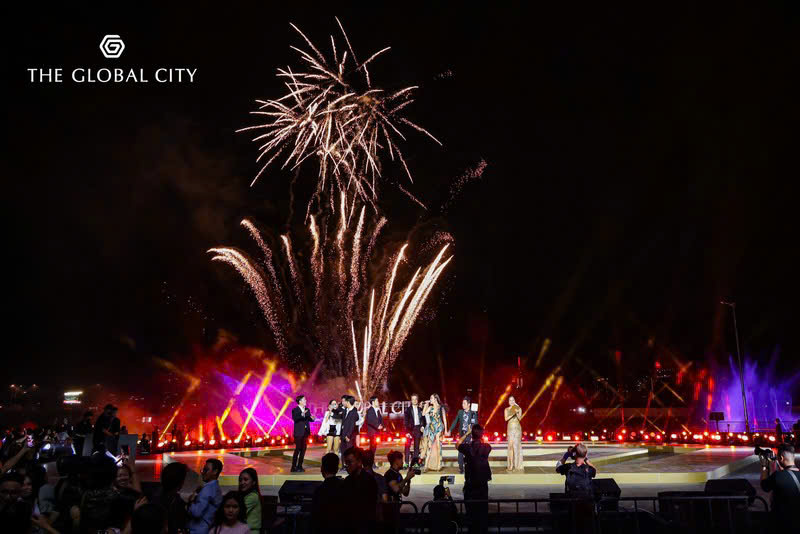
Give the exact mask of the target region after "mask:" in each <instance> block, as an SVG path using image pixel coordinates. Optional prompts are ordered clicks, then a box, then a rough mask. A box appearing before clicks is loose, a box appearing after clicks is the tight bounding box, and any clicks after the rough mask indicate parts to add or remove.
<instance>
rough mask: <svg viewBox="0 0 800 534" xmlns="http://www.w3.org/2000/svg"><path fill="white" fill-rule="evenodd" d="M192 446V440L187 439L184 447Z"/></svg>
mask: <svg viewBox="0 0 800 534" xmlns="http://www.w3.org/2000/svg"><path fill="white" fill-rule="evenodd" d="M191 444H192V442H191V441H190V440H188V439H187V440H186V441H184V442H183V446H184V447H188V446H189V445H191Z"/></svg>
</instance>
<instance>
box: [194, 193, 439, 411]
mask: <svg viewBox="0 0 800 534" xmlns="http://www.w3.org/2000/svg"><path fill="white" fill-rule="evenodd" d="M354 211H355V208H354V206H352V205H350V203H349V202H347V201H346V200H344V201H343V202H342V205H341V208H340V214H339V216H338V220H337V222H336V223H335V224H336V226H338V231H337V232H325V231H323V229H324V223H323V227H322V228H321V227H320V222H319V221H317V220H316V218H311V219H310V222H309V225H308V231H309V234H310V237H311V242H312V243H313V245H312V246H313V250H312V253H311V254H310V255H309V260H308V261H309V263H310V265H309V267H310V268H309V269H308V270H307V271H306V270H304V269H301V268H300V266H299V265H298V264H295V258H294V255H293V253H292V248H291V241H290V239H289V237H288V235H282V236H280V240H281V242H282V243H283V247H282V249H283V252H284V254H285V256H286V261H287V264H288V270H289V274H290V276H289V278H290V280H291V282H290V285H291V286H292V287H291V288H286V289H281V288H278V289H277V290H275V289H274V288H273V285H272V284H271V283H270V282H269V280H270V279H271V278H272V275H271V271H270V269H269V268H267V269H266V271H265V270H263V269H261V268H260V267H259V262H256V261H254V260H253V259H251V258H250V257H249V256H247V255H246V254H245V253H243V252H240V251H239V250H237V249H234V248H231V247H217V248H212V249H210V250H209V252H210V253H212V254H214V256H213V257H212V259H213V260H216V261H222V262H224V263H227V264H229V265H231V266H233V267H234V268H235V269H236V270H237V272H238V273H239V274H240V275H241V276H242V278H243V279H244V281H245V282H246V283H247V285H248V286H249V287H250V289H251V290H252V292H253V294H254V295H255V296H256V300H257V301H258V303H259V305H260V307H261V310H262V312H263V313H264V316H265V317H266V319H267V322H268V324H269V326H270V328H271V329H272V332H273V334H274V336H275V339H276V345H277V346H278V351H279V353H280V354H281V355H282V356H286V357H289V358H292V357H293V356H294V355H292V354H290V353H289V351H288V344H287V341H286V340H287V339H289V338H292V339H296V338H297V336H298V335H305V334H304V332H310V335H311V336H312V337H313V342H309V343H308V344H307V345H308V346H311V347H312V349H311V352H313V354H306V356H310V362H308V363H312V362H313V363H319V362H324V363H325V364H326V367H327V368H328V370H329V371H333V372H335V373H336V374H339V375H341V376H346V375H350V376H352V377H354V379H355V380H357V381H358V384H359V387H360V389H361V390H362V392H364V394H365V395H367V396H368V395H370V394H371V393H372V392H373V391H375V390H376V389H377V387H378V385H379V384H380V383H381V382H382V381H383V380H384V379H385V377H386V375H387V374H388V371H389V369H390V368H391V366H392V364H393V363H394V361H395V359H396V358H397V356H398V354H399V352H400V349H401V348H402V347H403V345H404V343H405V341H406V339H407V338H408V335H409V333H410V332H411V330H412V328H413V326H414V324H415V323H416V321H417V319H418V317H419V314H420V312H421V310H422V309H423V308H424V306H425V304H426V302H427V300H428V298H429V297H430V294H431V291H432V290H433V288H434V286H435V285H436V282H437V281H438V279H439V278H440V276H441V274H442V272H443V271H444V269H445V268H446V267H447V265H448V264H449V263H450V261H451V260H452V256H451V255H447V252H448V250H449V247H450V242H444V243H443V244H441V243H440V248H439V249H438V253H437V254H436V256H435V257H434V258H433V260H432V261H431V262H430V263H428V264H427V265H424V266H420V267H418V268H417V269H416V272H415V273H414V274H413V276H411V277H410V279H406V280H405V282H403V281H402V280H401V276H400V272H401V264H402V263H403V262H404V260H407V252H408V250H409V244H408V243H405V244H403V245H402V246H400V247H399V249H398V251H397V253H396V254H395V255H394V256H393V257H392V261H391V262H390V264H389V265H388V266H387V269H386V271H385V272H384V275H383V277H378V280H377V281H376V282H374V283H370V280H369V278H370V277H369V274H370V273H369V272H368V269H367V268H366V264H367V263H369V262H370V260H371V257H370V255H371V254H372V248H373V246H374V245H375V241H376V240H377V236H378V233H379V232H380V228H381V227H382V226H383V224H384V223H385V222H386V220H385V219H384V218H381V219H379V220H378V222H377V223H375V225H374V229H373V230H372V232H371V235H370V232H367V231H366V228H367V227H368V224H367V222H366V213H365V210H364V206H361V209H360V214H359V217H358V222H357V223H356V224H354V225H352V226H351V223H352V219H351V217H350V215H349V214H351V213H353V212H354ZM330 219H332V217H331V218H330ZM330 219H327V220H330ZM348 221H349V222H348ZM243 225H244V226H245V227H246V228H247V230H248V232H249V233H250V235H251V236H252V237H253V238H254V240H255V241H256V243H257V244H258V245H259V248H260V249H261V250H262V252H263V251H264V250H267V251H269V250H271V249H270V247H269V245H267V243H266V242H265V240H264V239H263V237H262V235H261V234H260V233H259V232H258V230H257V229H256V228H255V226H254V225H252V223H249V224H244V223H243ZM326 236H329V237H327V238H326ZM368 236H369V237H368ZM441 238H442V236H441V235H437V239H441ZM367 241H368V242H369V244H367V243H366V242H367ZM444 241H447V240H444ZM365 245H366V248H365ZM298 257H299V256H298ZM322 257H326V258H328V262H329V263H334V264H338V265H339V266H340V268H338V269H337V268H334V269H326V268H325V267H324V265H323V264H322V263H321V258H322ZM270 260H273V258H272V254H271V252H270V254H269V255H268V256H267V255H266V254H265V257H264V258H262V262H261V263H264V262H267V261H270ZM345 265H349V268H344V266H345ZM271 266H272V265H271V264H270V267H271ZM301 272H308V273H310V275H311V277H312V278H313V280H312V281H311V284H304V283H303V280H302V277H301V274H300V273H301ZM398 284H400V285H399V287H398ZM305 286H311V287H313V290H312V297H311V298H312V302H313V308H314V311H313V313H310V314H302V313H299V312H298V310H300V309H301V308H302V306H301V303H302V301H303V300H304V299H305V290H304V287H305ZM395 288H398V289H395ZM279 302H287V306H286V308H287V309H291V310H293V313H292V315H291V316H290V315H287V314H286V312H285V311H284V310H283V307H282V306H278V305H276V303H279ZM304 318H305V319H308V323H309V324H304V323H302V321H300V320H301V319H304ZM351 341H352V346H351V345H350V342H351Z"/></svg>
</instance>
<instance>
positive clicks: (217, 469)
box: [188, 458, 244, 534]
mask: <svg viewBox="0 0 800 534" xmlns="http://www.w3.org/2000/svg"><path fill="white" fill-rule="evenodd" d="M221 473H222V462H220V461H219V460H217V459H216V458H211V459H209V460H207V461H206V463H205V465H204V466H203V471H202V472H201V473H200V476H201V477H202V478H203V482H204V484H203V486H202V487H200V488H198V489H197V491H196V492H195V493H193V494H192V496H191V497H189V509H188V511H189V533H190V534H208V529H209V528H210V527H211V524H212V523H213V521H214V515H215V514H216V513H217V509H218V508H219V506H220V504H222V491H221V490H220V488H219V482H218V480H217V479H218V478H219V475H220V474H221ZM242 508H243V510H242V511H244V507H242Z"/></svg>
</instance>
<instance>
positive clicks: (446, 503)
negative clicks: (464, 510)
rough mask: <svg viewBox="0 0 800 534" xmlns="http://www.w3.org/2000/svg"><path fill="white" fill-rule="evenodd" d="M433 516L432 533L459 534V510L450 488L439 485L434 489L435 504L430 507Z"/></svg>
mask: <svg viewBox="0 0 800 534" xmlns="http://www.w3.org/2000/svg"><path fill="white" fill-rule="evenodd" d="M428 510H429V512H428V513H430V515H431V532H432V533H434V534H455V533H457V532H458V529H459V523H458V509H457V508H456V505H455V503H453V498H452V497H451V496H450V488H448V487H446V486H443V485H442V484H438V485H436V486H434V487H433V502H432V503H430V505H429V506H428Z"/></svg>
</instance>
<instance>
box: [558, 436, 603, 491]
mask: <svg viewBox="0 0 800 534" xmlns="http://www.w3.org/2000/svg"><path fill="white" fill-rule="evenodd" d="M587 454H588V450H587V449H586V445H584V444H583V443H576V444H575V445H574V446H573V447H569V448H568V449H567V452H565V453H564V456H562V457H561V460H559V461H558V463H557V464H556V472H557V473H558V474H559V475H564V477H566V478H565V479H564V493H566V494H567V496H568V497H591V496H592V494H593V491H592V479H593V478H594V477H595V476H597V469H595V467H594V466H593V465H592V464H591V462H589V460H588V458H587ZM569 458H574V459H575V461H574V462H571V463H566V462H567V460H568V459H569Z"/></svg>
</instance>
